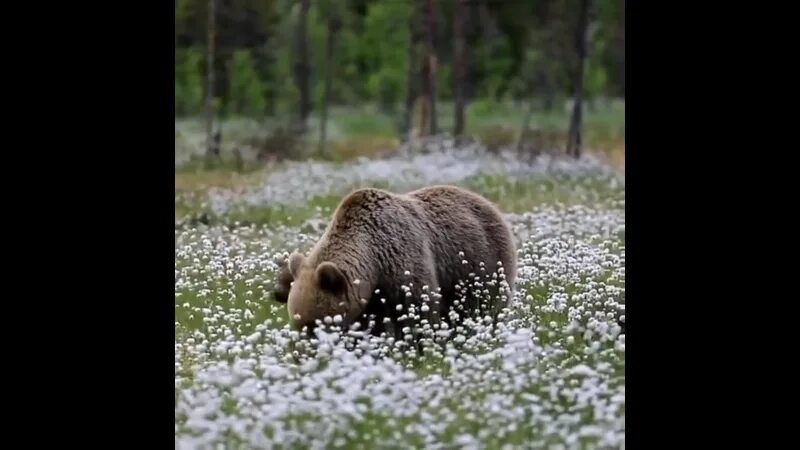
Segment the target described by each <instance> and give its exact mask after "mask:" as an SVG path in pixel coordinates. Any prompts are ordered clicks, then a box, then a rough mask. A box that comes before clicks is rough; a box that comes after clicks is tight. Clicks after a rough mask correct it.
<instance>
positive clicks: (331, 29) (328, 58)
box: [319, 11, 339, 155]
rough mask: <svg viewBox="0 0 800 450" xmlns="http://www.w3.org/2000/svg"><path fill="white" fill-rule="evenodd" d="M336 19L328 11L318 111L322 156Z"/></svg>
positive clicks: (331, 74) (331, 77)
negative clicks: (326, 39)
mask: <svg viewBox="0 0 800 450" xmlns="http://www.w3.org/2000/svg"><path fill="white" fill-rule="evenodd" d="M338 26H339V24H338V19H337V17H336V16H335V13H334V12H333V11H328V42H327V43H326V44H327V45H326V47H325V92H324V94H323V98H322V107H321V110H320V131H319V153H320V155H324V154H325V153H326V150H325V145H326V142H325V138H326V136H325V135H326V130H327V127H328V104H329V103H330V101H331V84H332V83H333V42H334V39H335V38H336V31H337V29H338Z"/></svg>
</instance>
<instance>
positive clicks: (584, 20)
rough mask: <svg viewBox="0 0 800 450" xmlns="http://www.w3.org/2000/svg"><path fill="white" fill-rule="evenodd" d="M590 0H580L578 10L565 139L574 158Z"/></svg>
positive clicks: (578, 137)
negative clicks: (572, 86)
mask: <svg viewBox="0 0 800 450" xmlns="http://www.w3.org/2000/svg"><path fill="white" fill-rule="evenodd" d="M590 8H591V0H581V5H580V10H579V12H578V14H579V15H578V29H577V41H576V44H577V45H576V49H577V53H578V69H577V71H576V73H575V93H574V102H573V104H572V118H571V119H570V123H569V136H568V139H567V154H568V155H571V156H573V157H575V158H579V157H580V156H581V144H582V139H581V127H582V120H583V75H584V74H583V72H584V66H585V65H586V53H587V47H588V43H587V42H586V41H587V31H588V28H589V9H590Z"/></svg>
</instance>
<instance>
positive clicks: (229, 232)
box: [175, 119, 625, 449]
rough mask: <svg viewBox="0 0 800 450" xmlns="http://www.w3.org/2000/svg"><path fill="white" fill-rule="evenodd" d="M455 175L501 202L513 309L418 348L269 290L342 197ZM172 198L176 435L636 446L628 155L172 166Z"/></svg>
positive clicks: (317, 441)
mask: <svg viewBox="0 0 800 450" xmlns="http://www.w3.org/2000/svg"><path fill="white" fill-rule="evenodd" d="M590 120H591V119H590ZM183 126H187V127H188V125H183ZM177 128H178V125H177V124H176V129H177ZM387 133H388V132H387ZM332 134H333V135H334V136H335V135H336V132H334V133H332ZM351 135H358V133H357V130H356V131H352V130H351ZM387 145H389V144H387ZM392 145H394V144H392ZM179 160H180V161H182V162H185V161H188V160H189V157H187V156H186V155H176V164H178V162H179ZM445 183H446V184H455V185H459V186H463V187H466V188H469V189H472V190H474V191H476V192H479V193H481V194H483V195H484V196H486V197H487V198H489V199H490V200H492V201H494V202H496V203H497V205H498V206H499V207H500V209H501V210H502V211H503V212H504V213H505V214H506V217H507V219H508V221H509V223H510V224H511V226H512V229H513V232H514V235H515V238H516V244H517V248H518V258H519V259H518V261H519V263H518V264H519V269H518V280H517V283H516V286H515V294H514V297H513V298H512V300H511V304H510V305H509V307H508V308H506V309H504V310H503V311H502V313H501V314H500V315H498V316H497V317H496V318H492V317H488V316H487V317H478V318H476V320H471V321H468V323H467V326H465V327H464V328H463V329H453V330H439V331H440V332H443V333H444V334H445V335H446V336H444V337H445V339H443V340H442V341H441V345H434V346H431V347H430V348H426V350H425V351H424V352H421V353H419V352H416V351H415V350H414V347H413V346H408V345H404V342H403V341H397V342H395V341H394V340H392V339H383V338H373V337H369V336H365V335H363V334H362V333H361V332H360V331H359V330H350V331H348V332H343V333H321V334H320V335H319V336H318V337H317V338H316V339H313V340H311V341H308V340H304V339H302V338H301V337H300V336H298V334H297V333H295V332H292V331H290V330H289V328H288V327H287V326H286V318H287V317H286V309H285V305H281V304H278V303H275V302H273V301H272V300H271V299H270V290H271V288H272V283H273V279H274V275H275V273H276V270H277V268H278V262H279V261H280V260H281V259H283V258H285V257H287V256H288V254H289V252H291V251H292V250H294V249H296V248H301V249H306V248H308V247H309V246H310V245H312V244H313V243H314V242H315V240H316V239H317V238H318V237H319V236H320V235H321V234H322V232H323V231H324V228H325V226H326V224H327V221H328V219H329V216H330V214H331V212H332V210H333V208H335V206H336V204H337V203H338V201H339V200H340V199H341V197H342V196H343V195H345V194H346V193H347V192H349V191H350V190H352V189H354V188H357V187H363V186H375V187H381V188H385V189H389V190H393V191H398V192H402V191H406V190H410V189H414V188H417V187H421V186H425V185H430V184H445ZM175 206H176V227H175V444H176V448H187V449H188V448H216V447H217V446H220V445H221V446H224V447H225V448H298V449H300V448H302V449H307V448H312V449H313V448H320V449H322V448H326V449H327V448H348V449H349V448H354V449H376V448H377V449H382V448H387V449H395V448H397V449H399V448H403V449H405V448H430V449H453V448H476V449H477V448H481V449H517V448H624V446H625V416H624V414H625V335H624V333H623V332H622V329H621V327H620V325H619V324H620V323H621V322H624V315H625V177H624V166H620V165H618V164H617V165H615V164H611V163H610V162H609V161H608V159H607V158H604V157H603V156H602V155H598V154H594V153H591V152H588V153H587V154H585V155H584V156H583V157H582V158H580V159H578V160H574V159H567V158H562V157H554V156H552V155H549V154H546V153H545V154H541V155H538V156H535V157H531V158H520V157H519V155H518V154H517V153H515V152H511V151H507V150H504V149H503V148H500V149H499V150H492V151H489V150H487V148H486V146H485V145H483V144H480V143H475V142H470V143H465V144H456V143H455V142H453V141H452V140H448V139H441V140H438V141H437V142H436V143H435V144H434V145H432V146H428V147H425V148H418V149H414V150H413V151H411V150H405V151H397V152H394V153H393V154H391V155H389V156H385V157H383V158H367V157H361V158H355V159H348V160H341V161H335V160H306V161H294V162H282V163H279V164H276V165H273V166H270V167H268V168H264V169H259V170H249V171H245V172H244V173H239V174H236V173H230V172H225V171H217V172H209V173H195V172H187V173H177V172H176V197H175ZM445 331H446V332H445Z"/></svg>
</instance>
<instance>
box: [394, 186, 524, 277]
mask: <svg viewBox="0 0 800 450" xmlns="http://www.w3.org/2000/svg"><path fill="white" fill-rule="evenodd" d="M407 196H408V197H410V198H412V199H415V200H416V201H417V202H419V204H420V207H421V208H422V209H423V210H424V211H425V216H426V218H427V223H428V224H429V229H430V231H429V233H430V236H431V243H432V245H433V254H434V256H435V258H436V260H437V267H438V272H439V273H438V276H439V278H440V279H442V280H443V281H444V282H445V283H444V284H448V283H449V282H451V281H454V280H464V279H465V278H467V277H468V276H469V274H475V275H479V274H484V275H487V274H488V276H490V277H491V276H492V274H493V273H494V272H495V271H496V270H497V269H498V265H497V262H498V261H499V262H501V263H502V264H503V268H504V269H503V270H504V272H505V273H506V275H507V276H508V277H510V279H509V282H511V283H513V280H514V277H515V273H516V250H515V247H514V243H513V240H512V235H511V231H510V229H509V227H508V225H507V224H506V222H505V219H504V218H503V216H502V214H501V213H500V211H499V210H498V209H497V208H496V207H495V206H494V205H493V204H492V203H490V202H489V201H488V200H487V199H485V198H483V197H481V196H479V195H477V194H474V193H472V192H469V191H466V190H464V189H460V188H458V187H454V186H431V187H426V188H422V189H419V190H416V191H413V192H409V193H408V194H407ZM462 252H463V255H462ZM464 261H466V264H464ZM481 262H482V263H484V265H483V270H481V266H480V263H481Z"/></svg>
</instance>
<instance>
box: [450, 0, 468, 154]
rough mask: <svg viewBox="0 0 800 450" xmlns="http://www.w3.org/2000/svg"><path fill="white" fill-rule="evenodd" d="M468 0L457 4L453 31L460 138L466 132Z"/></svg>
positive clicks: (458, 137) (455, 130) (457, 137)
mask: <svg viewBox="0 0 800 450" xmlns="http://www.w3.org/2000/svg"><path fill="white" fill-rule="evenodd" d="M465 3H466V0H457V1H456V4H455V10H454V11H455V17H454V18H453V32H454V34H455V55H454V58H453V59H454V61H453V62H454V64H453V65H454V66H455V67H454V69H455V70H453V75H454V78H455V79H454V80H453V86H454V87H455V120H454V121H455V126H454V127H453V134H454V135H455V137H456V139H457V140H460V139H461V138H462V136H463V134H464V79H465V78H466V77H465V71H466V65H465V55H464V54H465V52H466V47H467V46H466V41H465V39H464V13H465V12H464V8H465V6H466V5H465Z"/></svg>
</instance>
